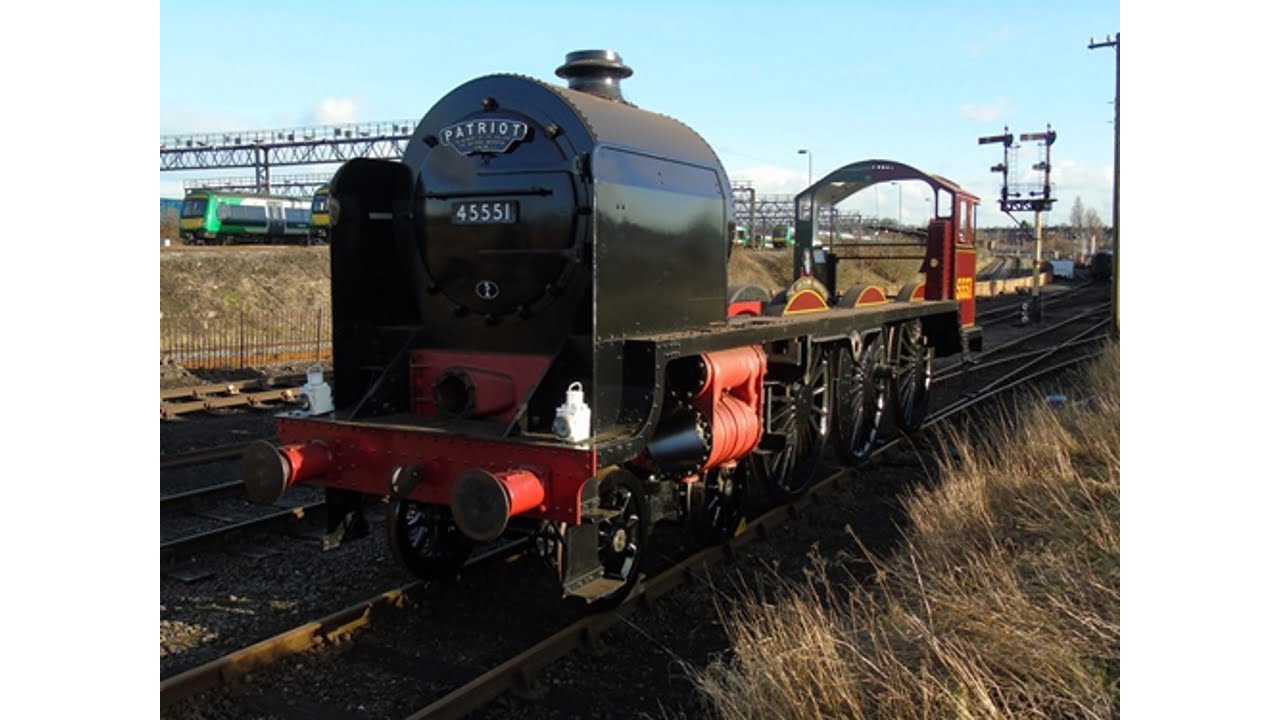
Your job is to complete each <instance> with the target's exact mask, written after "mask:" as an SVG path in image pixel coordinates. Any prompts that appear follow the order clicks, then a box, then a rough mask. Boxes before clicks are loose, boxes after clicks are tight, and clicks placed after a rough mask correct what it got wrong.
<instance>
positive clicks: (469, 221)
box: [453, 200, 520, 225]
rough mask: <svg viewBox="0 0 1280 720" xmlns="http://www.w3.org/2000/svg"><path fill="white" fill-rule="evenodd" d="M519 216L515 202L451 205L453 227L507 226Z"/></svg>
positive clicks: (458, 203) (501, 201)
mask: <svg viewBox="0 0 1280 720" xmlns="http://www.w3.org/2000/svg"><path fill="white" fill-rule="evenodd" d="M519 216H520V203H518V202H516V201H515V200H490V201H487V202H456V203H454V204H453V224H454V225H508V224H511V223H514V222H516V220H517V219H518V218H519Z"/></svg>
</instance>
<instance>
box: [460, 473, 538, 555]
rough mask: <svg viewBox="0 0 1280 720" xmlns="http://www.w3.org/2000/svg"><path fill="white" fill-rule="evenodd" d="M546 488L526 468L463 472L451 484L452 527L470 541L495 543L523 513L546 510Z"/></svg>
mask: <svg viewBox="0 0 1280 720" xmlns="http://www.w3.org/2000/svg"><path fill="white" fill-rule="evenodd" d="M545 499H546V489H545V488H544V487H543V484H542V481H541V480H540V479H539V478H538V476H537V475H536V474H535V473H534V472H533V471H531V470H529V469H528V468H513V469H511V470H507V471H505V472H499V473H491V472H489V471H487V470H482V469H480V468H471V469H470V470H467V471H466V472H464V473H463V474H462V475H461V476H460V477H459V478H458V479H457V481H456V482H455V483H454V486H453V491H452V497H451V500H450V506H451V509H452V512H453V521H454V524H456V525H457V526H458V529H459V530H461V531H462V533H463V534H464V535H466V536H468V537H470V538H472V539H474V540H481V541H489V540H495V539H497V538H498V536H500V535H502V533H503V531H505V530H506V529H507V521H508V520H510V519H511V518H513V517H515V516H516V515H519V514H521V513H524V512H528V511H530V510H534V509H541V510H543V511H545V510H546V508H545V507H544V506H543V501H544V500H545Z"/></svg>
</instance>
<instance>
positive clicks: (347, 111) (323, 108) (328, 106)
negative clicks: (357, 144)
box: [311, 98, 357, 125]
mask: <svg viewBox="0 0 1280 720" xmlns="http://www.w3.org/2000/svg"><path fill="white" fill-rule="evenodd" d="M356 109H357V108H356V101H355V100H352V99H351V98H325V99H324V100H321V101H320V104H319V105H317V106H316V107H315V108H314V109H313V110H312V111H311V118H312V120H311V121H312V122H313V123H316V124H319V125H336V124H341V123H353V122H356Z"/></svg>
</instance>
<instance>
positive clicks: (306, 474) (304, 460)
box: [279, 442, 330, 486]
mask: <svg viewBox="0 0 1280 720" xmlns="http://www.w3.org/2000/svg"><path fill="white" fill-rule="evenodd" d="M279 452H280V454H281V455H282V456H283V457H284V459H285V462H287V463H289V470H290V472H289V480H288V485H289V486H291V485H293V484H294V483H297V482H302V481H305V480H310V479H312V478H315V477H318V476H320V475H324V474H325V473H327V472H329V464H330V456H329V448H327V447H325V446H324V444H323V443H318V442H309V443H298V444H294V445H282V446H280V448H279Z"/></svg>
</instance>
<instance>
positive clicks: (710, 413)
mask: <svg viewBox="0 0 1280 720" xmlns="http://www.w3.org/2000/svg"><path fill="white" fill-rule="evenodd" d="M702 362H703V367H704V368H705V371H706V377H705V379H704V382H703V386H702V390H701V391H700V392H699V393H698V394H697V395H696V396H695V397H694V399H693V404H694V407H696V408H698V410H699V411H700V412H701V413H702V415H703V417H708V418H711V453H710V454H709V456H708V457H707V461H706V463H705V464H704V465H703V469H704V470H706V469H709V468H713V467H716V466H717V465H723V464H724V463H726V462H729V461H730V460H737V459H738V458H740V457H742V456H744V455H746V454H747V453H749V452H751V449H752V448H754V447H755V446H756V445H757V444H758V443H759V442H760V437H761V436H762V435H763V434H764V422H763V419H764V402H763V398H764V375H765V368H766V364H765V354H764V349H763V348H761V347H759V346H756V345H749V346H747V347H740V348H733V349H732V350H721V351H718V352H713V353H704V354H703V355H702Z"/></svg>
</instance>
